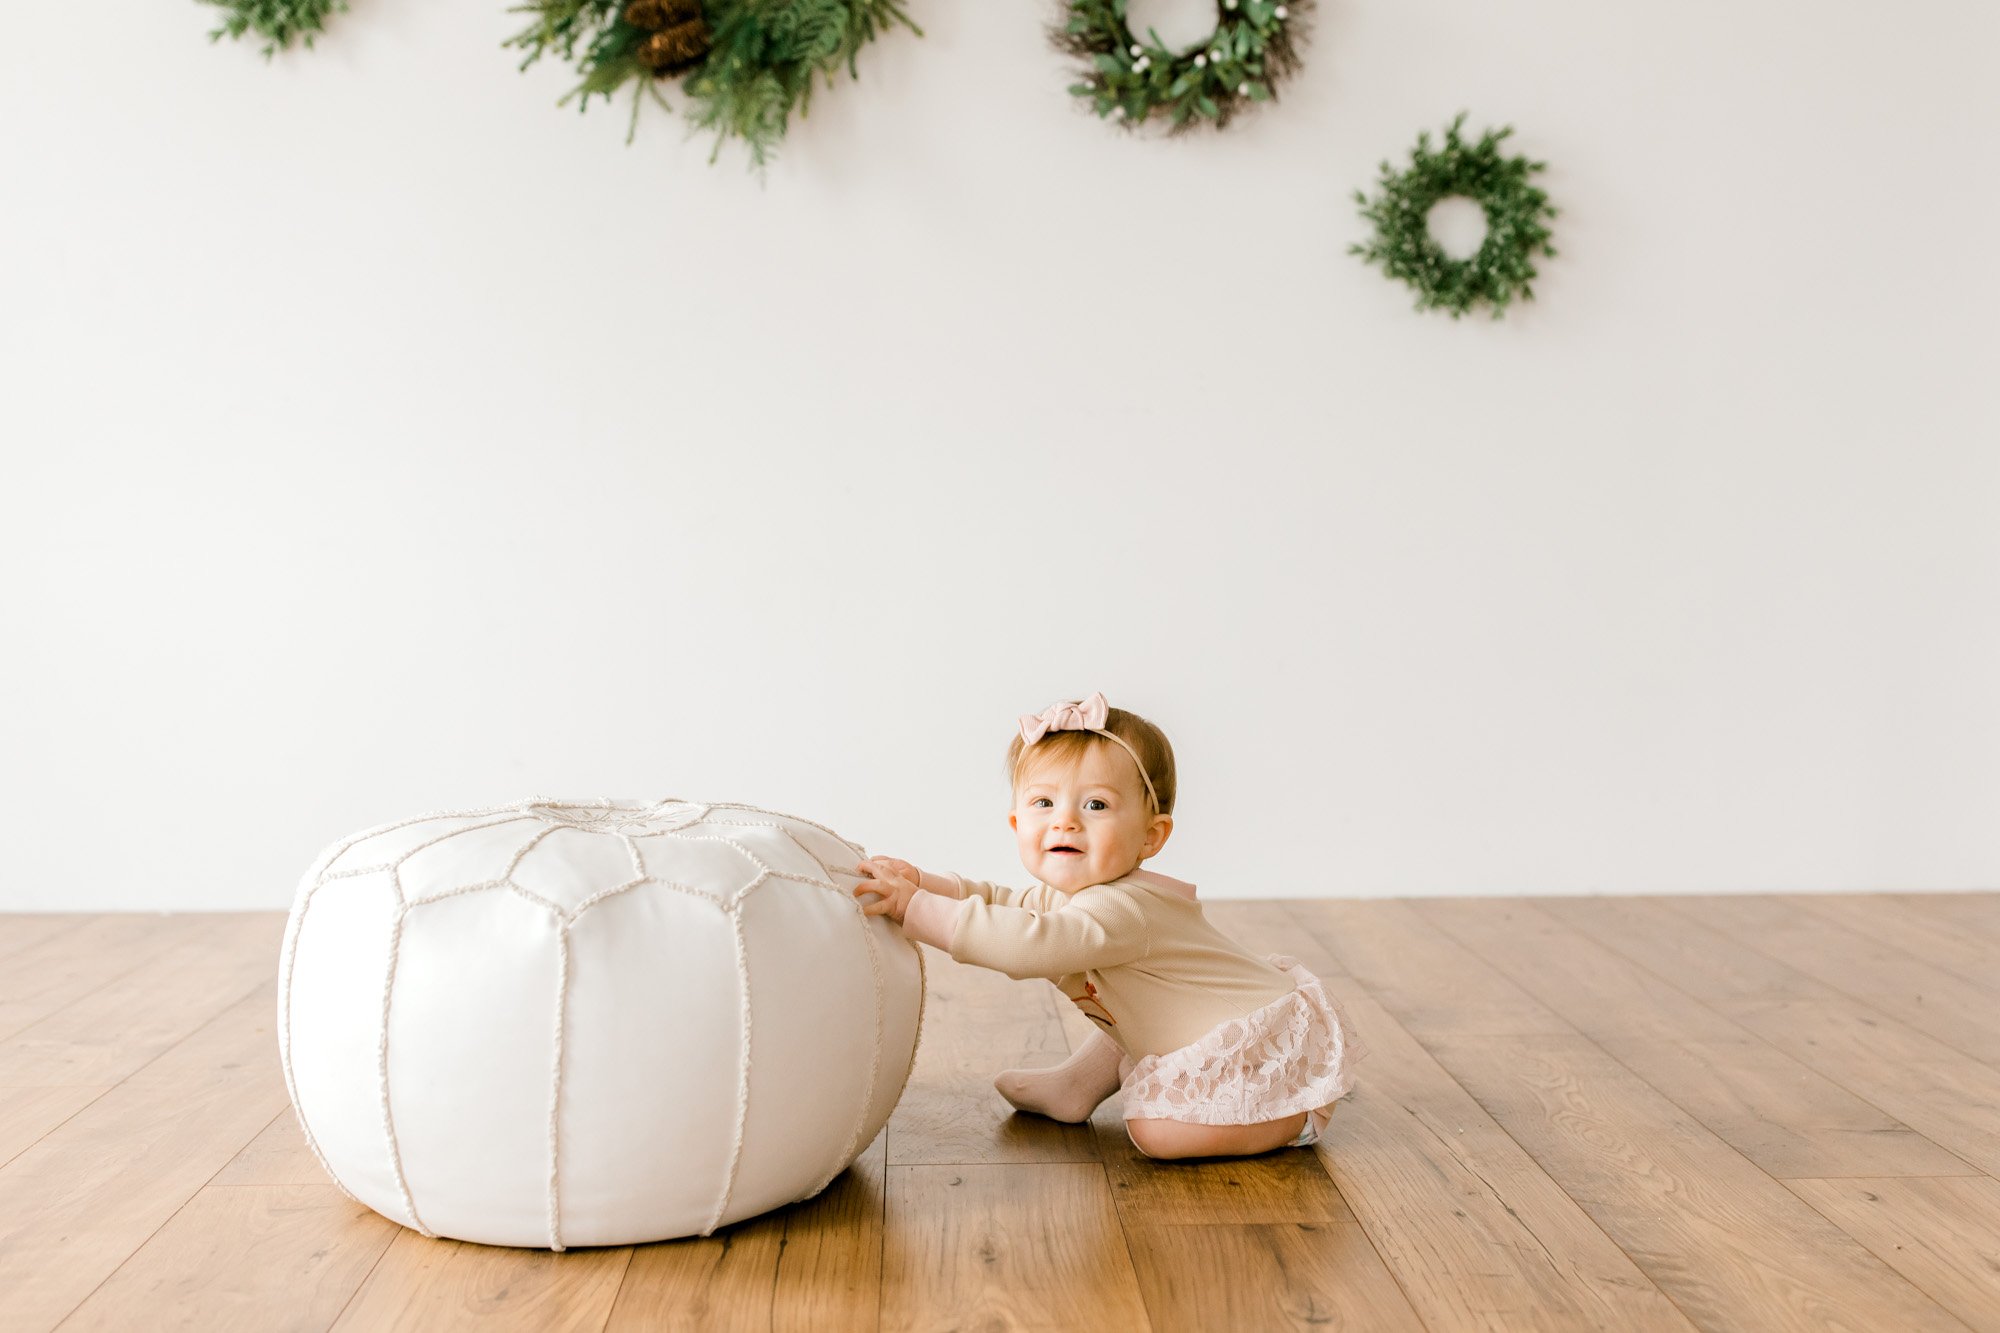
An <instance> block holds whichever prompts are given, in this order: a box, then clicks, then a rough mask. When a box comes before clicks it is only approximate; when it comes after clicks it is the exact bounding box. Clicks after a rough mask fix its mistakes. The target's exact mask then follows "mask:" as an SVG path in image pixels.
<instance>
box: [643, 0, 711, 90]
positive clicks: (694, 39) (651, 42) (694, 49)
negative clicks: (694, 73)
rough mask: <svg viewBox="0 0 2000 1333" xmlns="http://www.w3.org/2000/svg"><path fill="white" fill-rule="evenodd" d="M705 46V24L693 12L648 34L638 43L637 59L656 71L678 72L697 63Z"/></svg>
mask: <svg viewBox="0 0 2000 1333" xmlns="http://www.w3.org/2000/svg"><path fill="white" fill-rule="evenodd" d="M639 2H640V3H644V0H639ZM708 46H709V38H708V24H706V23H704V22H702V20H701V18H700V17H699V16H696V17H695V18H692V19H688V20H685V21H683V22H680V23H676V24H674V26H672V27H671V28H664V29H662V30H660V31H659V32H656V33H654V34H653V35H652V36H651V37H648V38H647V39H646V40H645V41H644V42H643V43H641V44H640V46H639V60H640V63H642V64H644V65H645V66H646V68H647V69H650V70H652V71H653V73H655V74H679V73H680V72H681V71H682V70H687V69H692V68H694V66H696V65H699V64H700V63H701V62H702V58H703V57H705V56H706V55H707V54H708Z"/></svg>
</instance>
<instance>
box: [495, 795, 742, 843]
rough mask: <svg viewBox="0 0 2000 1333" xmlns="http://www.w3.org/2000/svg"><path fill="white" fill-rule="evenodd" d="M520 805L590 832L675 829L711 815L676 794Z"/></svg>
mask: <svg viewBox="0 0 2000 1333" xmlns="http://www.w3.org/2000/svg"><path fill="white" fill-rule="evenodd" d="M520 809H521V812H522V813H523V814H527V815H532V816H534V817H535V818H536V819H540V820H542V821H544V822H545V823H550V824H560V825H562V826H564V827H566V828H575V829H582V830H583V831H584V832H586V833H627V834H648V833H672V832H674V831H675V830H677V829H684V828H687V827H688V826H690V825H692V824H699V823H700V822H701V821H702V820H704V819H706V818H707V817H708V807H707V806H705V805H702V804H700V803H698V802H695V801H684V800H681V799H680V798H679V797H675V796H669V797H667V798H666V799H665V800H661V801H655V802H653V803H652V804H650V805H641V804H637V803H625V804H619V803H615V802H611V801H562V800H554V799H550V798H537V799H534V800H528V801H523V802H521V805H520Z"/></svg>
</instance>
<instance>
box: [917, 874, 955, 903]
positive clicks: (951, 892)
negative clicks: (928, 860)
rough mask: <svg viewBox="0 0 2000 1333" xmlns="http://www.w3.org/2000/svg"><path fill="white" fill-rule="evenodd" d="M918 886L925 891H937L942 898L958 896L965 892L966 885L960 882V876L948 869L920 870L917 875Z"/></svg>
mask: <svg viewBox="0 0 2000 1333" xmlns="http://www.w3.org/2000/svg"><path fill="white" fill-rule="evenodd" d="M917 887H918V888H920V889H922V890H923V891H924V892H925V893H935V894H937V895H938V896H939V897H942V898H956V897H959V896H960V895H961V894H963V893H964V892H965V886H964V885H963V884H961V883H960V882H959V879H958V876H957V875H954V874H952V873H951V872H950V871H948V870H947V871H943V872H938V871H934V870H925V871H920V872H919V873H918V875H917Z"/></svg>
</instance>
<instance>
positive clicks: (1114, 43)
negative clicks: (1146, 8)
mask: <svg viewBox="0 0 2000 1333" xmlns="http://www.w3.org/2000/svg"><path fill="white" fill-rule="evenodd" d="M1125 3H1126V0H1063V3H1062V18H1061V21H1060V22H1058V23H1057V24H1056V25H1055V26H1053V27H1051V28H1050V29H1049V40H1050V41H1051V42H1052V43H1053V44H1054V46H1055V48H1056V49H1057V50H1058V51H1061V52H1063V53H1064V54H1065V55H1072V56H1076V57H1079V58H1080V59H1082V60H1083V61H1084V68H1083V69H1082V71H1081V74H1080V78H1079V79H1078V81H1077V82H1075V83H1072V84H1071V85H1070V86H1069V91H1070V94H1071V95H1072V96H1074V97H1079V98H1083V99H1085V100H1087V101H1088V102H1089V103H1090V105H1091V107H1092V109H1093V110H1095V111H1096V112H1097V114H1098V116H1099V117H1101V118H1104V119H1108V120H1111V121H1115V122H1117V123H1118V124H1119V125H1121V126H1123V127H1124V128H1126V129H1130V128H1132V127H1134V126H1137V125H1140V124H1143V123H1145V122H1146V121H1148V120H1151V119H1153V118H1154V117H1155V116H1159V117H1161V118H1162V119H1164V120H1165V121H1166V122H1167V125H1168V133H1169V134H1179V133H1183V132H1185V131H1188V130H1191V129H1194V128H1196V127H1198V126H1203V125H1212V126H1214V127H1215V128H1217V129H1221V128H1222V127H1223V126H1225V125H1227V124H1229V122H1230V120H1231V118H1233V117H1234V116H1235V115H1236V114H1237V112H1239V111H1240V110H1242V109H1243V108H1244V107H1245V106H1247V105H1248V104H1250V103H1252V102H1268V101H1271V100H1273V99H1274V98H1275V97H1276V96H1277V94H1278V87H1279V85H1280V84H1282V83H1283V82H1284V81H1285V80H1286V79H1287V78H1289V77H1290V76H1291V75H1292V74H1293V72H1295V71H1296V70H1297V69H1298V67H1299V63H1300V62H1299V49H1298V43H1299V40H1300V39H1301V38H1303V37H1304V35H1305V34H1304V32H1303V30H1302V28H1301V25H1300V20H1301V18H1302V17H1303V16H1304V14H1305V13H1306V11H1307V10H1308V9H1309V8H1310V7H1311V5H1312V0H1218V5H1217V8H1216V21H1215V31H1214V32H1213V33H1211V34H1209V36H1208V38H1207V39H1206V40H1204V41H1202V42H1201V43H1200V44H1199V45H1196V46H1193V47H1189V48H1188V49H1186V50H1182V51H1175V50H1172V49H1170V48H1169V47H1168V46H1167V44H1166V43H1165V42H1163V41H1161V40H1160V35H1159V34H1158V33H1157V32H1155V31H1153V30H1152V29H1150V28H1149V29H1147V30H1146V39H1145V40H1144V41H1140V40H1139V39H1138V38H1137V37H1136V36H1134V35H1133V33H1132V30H1131V29H1130V28H1129V27H1127V26H1126V23H1125Z"/></svg>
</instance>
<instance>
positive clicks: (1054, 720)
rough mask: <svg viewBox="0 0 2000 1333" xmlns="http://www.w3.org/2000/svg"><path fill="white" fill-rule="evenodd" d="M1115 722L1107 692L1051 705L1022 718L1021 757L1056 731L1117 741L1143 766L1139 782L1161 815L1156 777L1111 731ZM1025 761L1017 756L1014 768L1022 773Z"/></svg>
mask: <svg viewBox="0 0 2000 1333" xmlns="http://www.w3.org/2000/svg"><path fill="white" fill-rule="evenodd" d="M1110 720H1111V705H1110V704H1108V703H1106V702H1105V701H1104V691H1102V690H1099V691H1098V692H1097V693H1095V694H1093V695H1091V696H1090V697H1089V698H1088V699H1065V700H1064V701H1063V702H1061V703H1058V704H1050V705H1049V706H1048V707H1047V708H1044V709H1043V710H1042V711H1041V712H1039V713H1023V714H1021V718H1020V722H1021V753H1022V754H1026V753H1027V752H1028V747H1029V746H1030V745H1033V744H1034V743H1035V742H1036V741H1038V740H1040V739H1041V738H1042V737H1044V736H1046V735H1048V734H1049V733H1050V732H1052V731H1088V732H1092V733H1094V734H1096V735H1099V736H1102V737H1104V738H1105V739H1106V740H1109V741H1116V742H1118V744H1120V745H1122V746H1124V747H1125V753H1126V754H1129V755H1131V756H1132V762H1133V763H1135V764H1137V765H1138V766H1139V780H1140V781H1142V782H1144V783H1145V784H1146V795H1147V796H1148V797H1149V798H1151V800H1152V802H1153V811H1154V813H1155V814H1158V813H1161V811H1160V793H1159V792H1157V791H1155V790H1154V789H1153V775H1152V774H1150V773H1148V772H1147V771H1146V761H1145V760H1143V759H1141V758H1140V757H1139V752H1138V751H1137V750H1135V749H1133V748H1132V743H1131V742H1130V741H1128V740H1126V739H1125V738H1124V737H1123V736H1120V735H1119V734H1118V733H1117V732H1115V731H1107V730H1106V729H1105V723H1107V722H1109V721H1110ZM1020 764H1021V760H1020V758H1019V757H1018V756H1017V757H1016V758H1015V760H1014V765H1015V767H1016V768H1017V769H1018V768H1019V767H1020Z"/></svg>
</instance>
